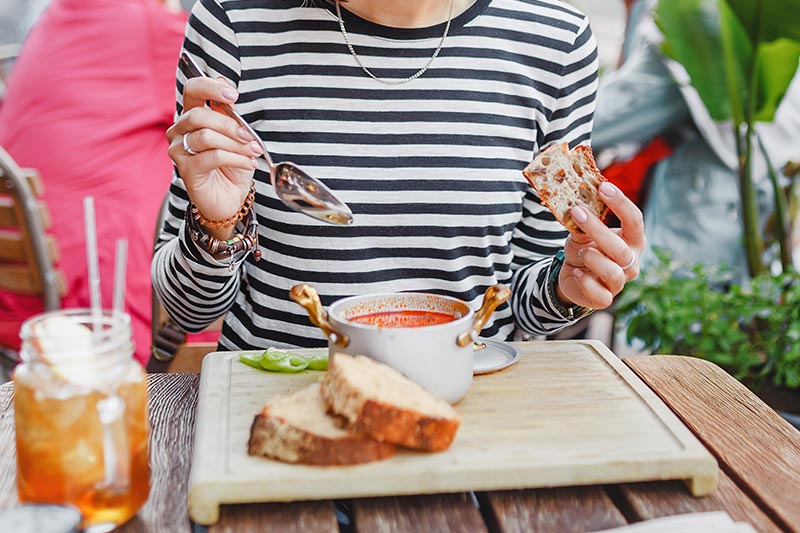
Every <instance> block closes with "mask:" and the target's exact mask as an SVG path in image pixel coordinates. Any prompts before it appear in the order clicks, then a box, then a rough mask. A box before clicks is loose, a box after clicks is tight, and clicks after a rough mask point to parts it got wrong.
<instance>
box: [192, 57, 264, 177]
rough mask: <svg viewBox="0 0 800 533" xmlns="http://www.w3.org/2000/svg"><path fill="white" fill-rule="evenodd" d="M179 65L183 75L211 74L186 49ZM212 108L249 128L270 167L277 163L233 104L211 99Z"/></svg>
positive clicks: (203, 76)
mask: <svg viewBox="0 0 800 533" xmlns="http://www.w3.org/2000/svg"><path fill="white" fill-rule="evenodd" d="M178 65H179V67H180V69H181V72H183V75H184V76H186V78H187V79H188V78H208V77H209V76H208V75H207V74H206V73H205V72H203V70H202V69H201V68H200V67H199V66H198V65H197V62H196V61H195V60H194V59H193V58H192V56H190V55H189V54H187V53H186V52H185V51H184V52H181V59H180V61H179V62H178ZM209 105H210V106H211V109H213V110H214V111H219V112H220V113H224V114H226V115H228V116H229V117H231V118H232V119H233V120H235V121H236V122H237V123H238V124H239V125H240V126H241V127H243V128H244V129H246V130H247V133H249V134H250V135H251V136H252V137H253V140H254V141H256V142H257V143H258V144H260V145H261V150H262V155H263V157H264V159H266V161H267V163H268V164H269V167H270V169H271V168H272V167H273V166H275V163H274V162H273V161H272V157H271V156H270V155H269V152H268V151H267V146H266V145H265V144H264V141H263V140H262V139H261V137H260V136H259V135H258V134H257V133H256V132H255V130H254V129H253V128H252V127H251V126H250V124H248V123H247V121H246V120H245V119H244V118H242V115H240V114H239V113H237V112H236V110H235V109H234V108H233V105H231V104H226V103H224V102H217V101H216V100H211V101H210V104H209Z"/></svg>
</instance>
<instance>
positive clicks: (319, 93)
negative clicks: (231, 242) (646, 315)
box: [152, 0, 645, 350]
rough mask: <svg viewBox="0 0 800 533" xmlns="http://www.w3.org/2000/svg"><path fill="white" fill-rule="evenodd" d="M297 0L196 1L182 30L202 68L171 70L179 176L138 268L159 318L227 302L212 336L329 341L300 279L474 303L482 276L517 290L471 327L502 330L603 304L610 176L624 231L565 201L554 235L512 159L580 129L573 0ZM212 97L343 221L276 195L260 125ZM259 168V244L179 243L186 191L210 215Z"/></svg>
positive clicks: (625, 262)
mask: <svg viewBox="0 0 800 533" xmlns="http://www.w3.org/2000/svg"><path fill="white" fill-rule="evenodd" d="M306 4H307V2H304V1H303V0H200V1H199V2H198V3H197V4H196V5H195V7H194V10H193V12H192V15H191V17H190V20H189V24H188V26H187V30H186V39H185V42H184V48H185V50H186V51H187V52H188V53H189V54H191V55H192V56H193V57H195V58H197V60H198V63H200V64H201V66H202V67H203V68H204V69H205V70H206V72H207V73H209V74H210V75H211V77H210V78H193V79H191V80H188V81H187V80H186V79H185V78H184V77H182V75H181V74H180V73H179V75H178V90H177V98H178V118H177V120H176V123H175V125H174V126H173V127H172V128H171V129H170V131H169V133H168V137H169V140H170V143H171V145H170V155H171V157H172V159H173V161H174V162H175V166H176V176H175V179H174V181H173V184H172V187H171V191H170V202H169V215H168V217H167V220H166V223H165V225H164V228H163V231H162V234H161V238H160V240H159V243H158V245H157V251H156V254H155V257H154V260H153V267H152V269H153V278H154V285H155V288H156V291H157V294H158V296H159V298H160V299H161V301H162V302H163V304H164V306H165V308H166V309H167V311H168V312H169V314H170V315H171V316H172V317H173V319H174V320H176V321H177V322H178V323H179V324H180V325H181V326H182V327H183V328H185V329H186V330H188V331H197V330H200V329H202V328H204V327H205V326H206V325H208V324H210V323H211V322H212V321H213V320H215V319H216V318H217V317H219V316H221V315H223V314H225V313H227V315H226V319H225V326H224V328H223V331H222V336H221V338H220V348H221V349H226V350H238V349H253V348H264V347H266V346H278V347H292V346H308V347H314V346H324V345H325V339H324V337H323V336H322V334H321V332H320V331H319V330H318V329H317V328H316V327H314V326H312V325H311V323H310V322H309V319H308V316H307V315H306V313H305V311H304V310H303V309H302V308H300V307H299V306H298V305H296V304H295V303H293V302H292V301H291V300H290V299H289V295H288V292H289V289H290V288H291V287H292V286H293V285H295V284H297V283H303V282H307V283H310V284H312V285H313V286H314V287H315V288H316V289H317V290H318V291H319V293H320V296H321V299H322V302H323V304H325V305H329V304H330V303H332V302H333V301H335V300H337V299H339V298H342V297H345V296H350V295H354V294H365V293H376V292H397V291H425V292H435V293H439V294H446V295H449V296H453V297H456V298H460V299H462V300H464V301H466V302H468V303H469V304H470V305H471V306H473V307H477V306H478V305H479V303H480V300H481V297H482V295H483V293H484V291H485V289H486V288H487V287H489V286H491V285H494V284H497V283H502V284H507V285H509V286H510V287H511V288H512V290H513V297H512V299H511V301H510V302H509V304H506V305H503V306H501V307H500V308H499V309H498V310H497V312H496V313H495V314H494V317H493V321H492V322H490V323H489V324H488V325H487V327H486V328H485V329H484V331H483V336H485V337H488V338H495V339H499V340H508V339H510V338H511V337H512V335H513V333H514V331H515V329H516V328H520V329H522V330H524V331H527V332H529V333H532V334H547V333H553V332H555V331H557V330H559V329H561V328H563V327H565V326H567V325H569V324H571V323H573V322H574V321H575V320H577V319H578V318H579V317H580V316H581V315H583V314H585V311H586V310H588V309H597V308H605V307H607V306H609V305H610V304H611V302H612V300H613V297H614V296H615V295H616V294H617V293H618V292H619V291H620V290H622V287H623V286H624V284H625V282H626V281H627V280H629V279H632V278H633V277H635V276H636V274H637V272H638V263H637V262H636V261H637V259H636V258H637V257H638V254H639V253H640V252H641V250H642V248H643V247H644V244H645V242H644V241H645V239H644V235H643V230H642V222H641V213H640V212H639V210H638V209H637V208H636V207H635V206H634V205H633V203H631V202H630V201H629V200H628V199H627V198H625V197H624V196H623V195H622V194H621V193H620V192H619V191H618V190H617V189H616V188H614V187H613V186H604V187H602V188H601V195H602V198H603V200H604V201H605V202H606V203H607V204H608V205H609V207H610V208H611V210H612V211H614V212H615V213H616V214H617V216H618V218H619V219H620V220H621V222H622V229H621V230H611V229H609V228H607V227H606V226H605V225H604V224H603V223H602V222H601V221H600V220H598V219H597V218H595V217H594V216H592V215H591V214H590V213H587V212H586V211H585V210H583V209H581V208H579V207H578V208H574V210H573V212H572V215H573V217H574V218H575V220H576V221H578V222H579V225H580V226H581V228H582V229H583V231H584V233H583V234H581V235H569V234H568V232H567V231H566V230H565V229H564V228H563V227H562V226H561V225H560V224H559V223H558V222H556V221H555V219H554V218H553V216H552V215H551V213H550V212H549V211H548V210H547V209H545V208H544V207H543V206H542V205H541V204H540V202H539V199H538V197H537V196H536V194H535V193H534V191H533V190H531V189H530V188H529V186H528V183H527V181H526V180H525V178H524V177H523V175H522V173H521V170H522V169H523V168H524V166H525V165H526V163H527V162H529V161H530V160H531V158H532V157H533V156H534V154H536V153H537V152H538V151H539V150H541V149H542V148H543V147H545V146H547V145H549V144H551V143H555V142H567V143H569V144H570V146H572V147H574V146H576V145H578V144H582V143H588V142H589V140H590V134H591V124H592V117H593V113H594V100H595V90H596V82H597V49H596V44H595V41H594V38H593V37H592V33H591V29H590V28H589V25H588V22H587V20H586V17H585V16H584V15H582V14H581V13H579V12H578V11H576V10H575V9H574V8H572V7H570V6H568V5H567V4H565V3H564V2H562V1H560V0H349V1H348V2H347V3H343V4H342V5H339V3H338V2H336V1H335V0H334V1H332V2H330V3H327V2H317V5H311V6H309V5H306ZM208 100H214V101H220V102H228V103H235V107H236V109H237V110H238V111H239V113H240V114H241V115H243V116H244V118H245V119H246V120H247V121H248V122H249V123H250V124H251V125H252V126H253V128H254V129H255V131H256V132H257V133H258V134H259V135H260V136H261V137H262V138H263V139H264V141H265V142H266V144H267V146H268V148H269V149H270V151H271V154H272V156H273V159H275V160H276V161H293V162H295V163H297V164H298V165H300V166H301V167H303V168H304V169H305V170H306V171H307V172H308V173H309V174H311V175H312V176H316V177H318V178H320V179H321V180H322V181H324V182H325V184H326V185H328V186H329V187H330V188H331V189H333V190H334V191H336V193H337V195H338V196H339V197H340V198H342V199H343V200H344V201H345V202H346V203H347V204H348V205H349V206H350V208H351V209H352V211H353V217H354V223H353V225H351V226H333V225H328V224H325V223H323V222H320V221H317V220H315V219H312V218H309V217H306V216H304V215H302V214H299V213H295V212H293V211H290V210H289V209H288V208H286V207H285V206H284V205H283V204H282V203H281V202H280V201H279V200H278V198H277V197H276V195H275V192H274V191H273V190H272V188H271V187H270V185H269V174H268V171H267V169H266V165H265V164H264V162H263V161H262V160H260V159H257V157H258V156H259V154H260V153H261V151H260V148H259V147H258V146H257V143H254V142H251V138H250V137H249V136H248V135H247V133H246V131H244V130H242V129H241V128H239V127H238V125H237V124H236V122H235V121H233V120H232V119H230V118H229V117H227V116H225V115H223V114H221V113H218V112H215V111H213V110H211V109H210V108H208V107H206V105H205V104H206V101H208ZM187 148H188V151H187ZM253 181H254V182H255V192H256V195H255V203H254V207H253V210H254V213H255V216H256V217H257V220H258V223H259V225H260V226H259V232H258V241H259V246H260V249H261V252H262V253H263V257H262V258H261V260H260V261H256V260H255V258H254V257H253V255H252V254H248V255H246V256H245V257H242V258H238V257H237V261H235V262H234V263H232V264H231V265H229V262H228V260H227V259H220V258H219V257H215V256H212V255H210V254H209V253H208V252H207V251H206V250H205V249H203V247H202V246H200V245H198V244H197V243H196V242H194V240H193V239H192V231H189V230H188V229H187V227H186V224H185V223H184V213H185V211H186V209H187V205H189V203H190V202H191V203H192V204H194V206H196V207H197V210H198V212H199V213H200V214H201V215H202V216H203V217H205V218H206V219H209V220H225V219H227V218H228V217H230V216H231V215H232V214H233V213H236V212H237V210H238V209H239V208H240V206H241V205H242V203H243V201H244V199H245V197H246V196H247V194H248V190H249V188H250V185H251V183H252V182H253ZM202 231H203V232H206V233H208V234H209V235H211V236H213V237H214V238H216V239H229V238H231V236H232V235H233V233H234V230H233V228H226V229H209V228H202ZM194 236H195V237H197V236H198V233H197V232H194ZM561 250H563V254H561V253H558V252H560V251H561ZM240 255H243V254H240ZM562 258H563V259H562ZM632 258H633V259H632ZM631 265H632V266H631ZM229 266H231V267H232V268H229ZM624 267H625V268H624Z"/></svg>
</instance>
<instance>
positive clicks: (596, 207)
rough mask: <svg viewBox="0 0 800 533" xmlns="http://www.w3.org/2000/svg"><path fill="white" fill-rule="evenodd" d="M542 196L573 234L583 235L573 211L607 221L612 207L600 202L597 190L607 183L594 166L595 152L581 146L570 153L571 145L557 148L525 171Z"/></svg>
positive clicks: (538, 158) (558, 145)
mask: <svg viewBox="0 0 800 533" xmlns="http://www.w3.org/2000/svg"><path fill="white" fill-rule="evenodd" d="M522 173H523V174H524V175H525V178H526V179H527V180H528V182H529V183H530V184H531V186H532V187H533V188H534V189H536V192H538V193H539V198H541V200H542V204H544V205H545V206H546V207H547V208H548V209H550V211H552V213H553V215H555V217H556V219H557V220H558V221H559V222H561V224H563V225H564V227H566V228H567V229H568V230H569V231H571V232H573V233H581V229H580V228H579V227H578V225H577V224H576V223H575V221H574V220H572V215H570V209H571V208H572V207H574V206H576V205H580V206H583V207H584V208H586V209H587V210H588V211H589V212H591V213H593V214H594V215H595V216H597V218H599V219H600V220H603V218H604V217H605V216H606V212H607V211H608V206H606V204H605V203H603V201H602V200H601V199H600V197H599V193H598V190H597V188H598V187H599V186H600V184H601V183H602V182H604V181H606V179H605V178H604V177H603V175H602V174H601V173H600V170H599V169H598V168H597V165H596V164H595V162H594V156H593V155H592V149H591V148H589V147H588V146H578V147H576V148H575V149H574V150H570V149H569V145H568V144H567V143H561V144H554V145H551V146H549V147H548V148H547V149H546V150H544V151H543V152H540V153H539V155H537V156H536V158H534V160H533V161H531V162H530V164H528V166H527V167H525V170H523V171H522Z"/></svg>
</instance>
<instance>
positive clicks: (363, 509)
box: [350, 493, 487, 533]
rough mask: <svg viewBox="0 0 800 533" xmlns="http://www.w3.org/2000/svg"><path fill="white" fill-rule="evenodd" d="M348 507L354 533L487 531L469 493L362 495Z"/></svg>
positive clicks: (477, 532) (458, 532)
mask: <svg viewBox="0 0 800 533" xmlns="http://www.w3.org/2000/svg"><path fill="white" fill-rule="evenodd" d="M350 507H351V514H352V517H353V526H354V528H355V531H357V532H364V533H366V532H370V533H372V532H375V533H406V532H408V533H418V532H420V531H436V532H442V533H444V532H449V531H452V532H453V533H460V532H462V531H469V532H470V533H472V532H476V533H479V532H481V531H487V529H486V525H485V524H484V521H483V518H482V517H481V513H480V511H479V510H478V508H477V507H476V506H475V503H474V502H473V500H472V496H471V495H470V494H469V493H459V494H437V495H423V496H402V497H388V498H362V499H358V500H353V502H352V504H351V506H350Z"/></svg>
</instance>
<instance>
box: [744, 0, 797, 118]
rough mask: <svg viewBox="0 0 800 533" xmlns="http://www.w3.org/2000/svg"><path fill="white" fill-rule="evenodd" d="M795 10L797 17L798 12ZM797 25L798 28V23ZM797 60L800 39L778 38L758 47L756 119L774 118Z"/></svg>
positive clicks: (795, 70) (792, 75)
mask: <svg viewBox="0 0 800 533" xmlns="http://www.w3.org/2000/svg"><path fill="white" fill-rule="evenodd" d="M799 9H800V8H799ZM797 13H798V14H799V15H798V17H800V11H798V12H797ZM796 25H797V26H798V27H800V22H797V23H796ZM798 62H800V41H794V40H790V39H777V40H774V41H772V42H768V43H763V44H761V46H759V47H758V67H759V76H758V96H757V100H756V102H757V106H756V114H755V119H756V120H757V121H760V122H772V121H773V120H774V119H775V112H776V111H777V110H778V106H779V105H780V103H781V100H783V96H784V95H785V94H786V90H787V89H788V88H789V84H790V83H791V81H792V78H793V77H794V75H795V72H797V66H798Z"/></svg>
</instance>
